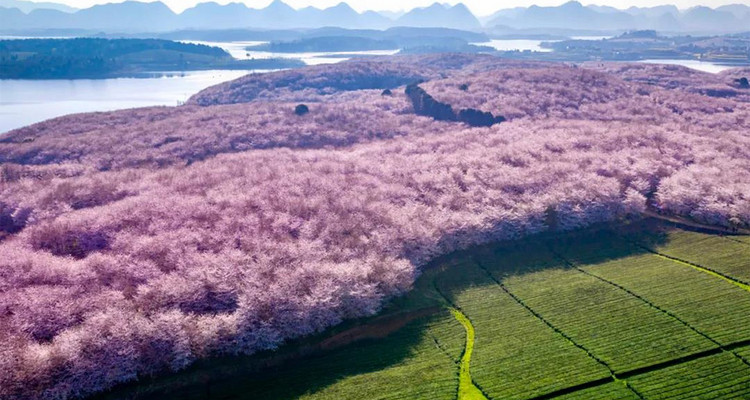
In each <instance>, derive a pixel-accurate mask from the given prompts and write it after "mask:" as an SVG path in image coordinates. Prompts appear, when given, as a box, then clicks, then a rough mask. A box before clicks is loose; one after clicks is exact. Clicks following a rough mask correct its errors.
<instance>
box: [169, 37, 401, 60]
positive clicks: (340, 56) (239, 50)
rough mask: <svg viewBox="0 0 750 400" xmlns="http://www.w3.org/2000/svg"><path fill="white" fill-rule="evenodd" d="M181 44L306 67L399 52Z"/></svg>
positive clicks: (243, 57)
mask: <svg viewBox="0 0 750 400" xmlns="http://www.w3.org/2000/svg"><path fill="white" fill-rule="evenodd" d="M182 42H183V43H193V44H205V45H207V46H216V47H221V48H222V49H224V50H226V51H227V52H228V53H229V54H231V55H232V57H234V58H236V59H238V60H252V59H255V60H267V59H269V58H292V59H298V60H302V62H304V63H305V64H307V65H320V64H336V63H339V62H342V61H346V60H348V59H350V58H351V57H352V56H390V55H394V54H396V53H398V52H399V50H398V49H394V50H368V51H341V52H336V51H329V52H317V53H312V52H307V53H272V52H269V51H250V50H246V48H247V47H250V46H257V45H261V44H267V43H268V42H201V41H196V40H183V41H182Z"/></svg>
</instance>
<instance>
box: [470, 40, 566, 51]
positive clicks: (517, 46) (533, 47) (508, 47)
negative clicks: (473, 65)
mask: <svg viewBox="0 0 750 400" xmlns="http://www.w3.org/2000/svg"><path fill="white" fill-rule="evenodd" d="M554 41H555V40H527V39H493V40H490V41H489V42H484V43H472V44H473V45H476V46H488V47H492V48H493V49H495V50H497V51H516V50H518V51H539V52H549V51H552V49H545V48H544V47H542V42H554Z"/></svg>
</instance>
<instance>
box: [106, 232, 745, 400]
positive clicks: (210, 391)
mask: <svg viewBox="0 0 750 400" xmlns="http://www.w3.org/2000/svg"><path fill="white" fill-rule="evenodd" d="M749 282H750V240H749V239H748V238H747V237H742V236H728V237H724V236H719V235H712V234H706V233H698V232H692V231H687V230H683V229H679V228H676V227H671V226H666V225H663V224H661V223H656V222H655V221H646V222H644V223H639V224H635V225H634V226H627V227H622V228H617V229H614V228H602V229H598V230H592V231H583V232H577V233H572V234H566V235H555V236H552V235H550V236H543V237H536V238H532V239H529V240H525V241H521V242H513V243H501V244H495V245H488V246H484V247H480V248H473V249H470V250H467V251H464V252H460V253H456V254H452V255H450V256H448V257H444V258H442V259H440V260H436V261H435V262H434V263H433V265H432V266H431V267H430V268H428V269H426V270H425V272H424V273H423V274H422V276H421V277H420V279H419V280H418V282H417V284H416V287H415V289H414V290H413V291H411V292H410V293H409V294H408V295H406V296H405V297H403V298H400V299H397V300H395V301H394V302H392V303H391V304H390V305H389V306H388V307H387V308H386V309H385V310H383V312H382V313H381V315H380V316H379V317H376V318H373V319H370V320H364V321H356V322H349V323H346V324H344V325H343V326H341V327H339V328H337V329H335V330H334V331H333V332H328V333H325V334H323V335H321V336H319V337H316V338H310V339H306V340H304V341H302V342H300V343H296V344H292V345H289V346H287V347H285V348H282V349H280V350H279V351H277V352H275V353H271V352H269V353H267V354H261V355H256V356H253V357H245V358H237V357H235V358H224V359H216V360H212V361H206V362H202V363H200V364H198V365H196V366H195V367H193V368H191V369H189V370H188V371H185V372H183V373H181V374H179V375H177V376H174V375H173V376H170V377H167V378H154V379H151V380H149V381H146V382H141V383H140V384H139V385H130V386H126V387H122V388H119V389H117V390H115V391H113V392H110V393H107V394H105V395H102V396H100V398H102V399H126V398H127V399H151V398H154V399H155V398H159V399H177V398H179V399H206V398H210V399H247V400H250V399H274V400H280V399H310V400H312V399H315V400H323V399H459V400H475V399H476V400H482V399H503V400H532V399H534V400H537V399H561V400H563V399H564V400H572V399H602V400H604V399H608V400H609V399H615V400H616V399H623V400H624V399H635V400H637V399H649V400H652V399H654V400H656V399H748V398H750V286H748V283H749ZM355 339H357V340H355Z"/></svg>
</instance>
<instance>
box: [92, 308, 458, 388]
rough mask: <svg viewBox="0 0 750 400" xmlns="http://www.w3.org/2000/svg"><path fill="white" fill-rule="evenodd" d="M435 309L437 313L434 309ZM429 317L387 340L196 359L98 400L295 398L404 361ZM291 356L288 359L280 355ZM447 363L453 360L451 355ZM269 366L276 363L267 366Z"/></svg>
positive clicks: (391, 335)
mask: <svg viewBox="0 0 750 400" xmlns="http://www.w3.org/2000/svg"><path fill="white" fill-rule="evenodd" d="M433 313H434V312H433ZM431 318H432V317H430V316H421V317H419V318H418V319H416V320H414V321H411V322H409V323H407V324H406V326H404V327H402V328H401V329H399V330H398V331H396V332H394V333H391V334H390V335H388V336H387V337H385V338H383V339H363V340H359V341H357V342H356V343H351V344H348V345H344V346H343V347H340V348H337V349H334V350H329V351H325V352H320V353H316V354H313V355H305V356H299V355H298V351H300V350H299V348H290V347H291V346H286V347H284V348H282V349H281V350H280V351H279V352H280V354H269V352H267V353H265V354H260V355H256V356H246V357H224V358H217V359H213V360H208V361H203V362H199V363H196V365H194V366H193V367H191V368H189V369H188V370H186V371H183V372H180V373H177V374H172V375H169V376H165V377H162V378H153V379H146V380H142V381H141V382H140V383H139V384H128V385H124V386H121V387H119V388H118V389H116V390H114V391H111V392H109V393H105V394H102V395H99V396H96V397H95V398H96V399H101V400H105V399H106V400H112V399H132V400H135V399H138V400H145V399H159V400H171V399H174V400H177V399H180V400H182V399H185V400H190V399H196V400H197V399H212V400H218V399H227V400H229V399H238V400H239V399H247V400H251V399H252V400H255V399H269V400H270V399H276V400H285V399H296V398H299V397H300V396H302V395H304V394H306V393H307V394H309V393H316V392H318V391H319V390H321V389H323V388H326V387H328V386H330V385H331V384H334V383H335V382H337V381H338V380H340V379H342V378H345V377H347V376H355V375H360V374H365V373H368V372H374V371H379V370H382V369H385V368H387V367H390V366H393V365H396V364H399V363H401V362H402V361H404V360H405V359H406V358H407V357H409V356H410V355H411V354H412V353H413V349H414V348H415V347H416V346H417V345H418V344H419V343H421V342H422V340H423V336H424V331H425V330H426V326H427V325H428V324H429V323H430V321H431ZM284 357H288V358H289V359H286V360H283V359H282V360H279V358H284ZM445 360H446V362H450V361H449V360H448V359H447V358H446V359H445ZM268 364H274V365H272V366H270V367H269V366H268Z"/></svg>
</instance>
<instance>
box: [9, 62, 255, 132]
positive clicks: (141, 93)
mask: <svg viewBox="0 0 750 400" xmlns="http://www.w3.org/2000/svg"><path fill="white" fill-rule="evenodd" d="M248 72H249V71H199V72H188V73H178V74H175V75H171V76H163V77H160V78H150V79H135V78H117V79H68V80H24V79H11V80H0V132H6V131H8V130H11V129H15V128H20V127H22V126H26V125H29V124H33V123H35V122H40V121H44V120H46V119H49V118H54V117H59V116H62V115H66V114H73V113H82V112H91V111H110V110H117V109H122V108H133V107H146V106H156V105H166V106H175V105H178V104H179V103H181V102H185V101H186V100H187V99H188V98H190V96H192V95H193V94H195V93H197V92H199V91H201V90H203V89H205V88H207V87H209V86H213V85H216V84H218V83H221V82H226V81H228V80H232V79H236V78H239V77H240V76H243V75H245V74H247V73H248ZM258 72H260V71H258Z"/></svg>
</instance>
